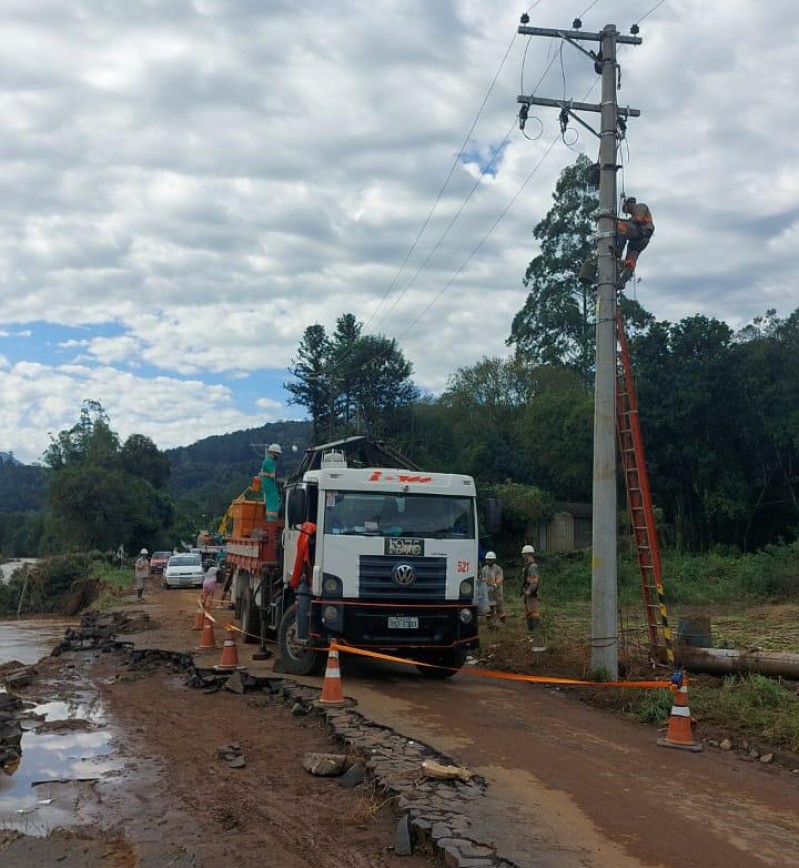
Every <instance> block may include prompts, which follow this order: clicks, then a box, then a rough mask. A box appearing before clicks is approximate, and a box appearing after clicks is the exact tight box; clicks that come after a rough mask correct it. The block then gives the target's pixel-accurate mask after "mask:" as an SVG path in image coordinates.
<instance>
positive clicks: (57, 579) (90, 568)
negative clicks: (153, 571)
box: [0, 551, 133, 618]
mask: <svg viewBox="0 0 799 868" xmlns="http://www.w3.org/2000/svg"><path fill="white" fill-rule="evenodd" d="M132 582H133V567H132V566H131V565H128V564H127V563H126V564H125V565H124V566H123V567H122V568H120V567H119V565H118V562H117V561H116V558H115V554H114V553H113V552H105V553H104V552H100V551H93V552H90V553H84V554H78V553H73V554H68V555H56V556H54V557H49V558H43V559H41V560H40V561H38V562H37V563H36V564H35V565H25V566H22V567H19V568H18V569H17V570H15V571H14V573H13V574H12V576H11V578H10V580H9V581H8V582H5V583H0V618H7V617H10V616H14V615H17V614H19V615H21V616H22V615H33V614H55V613H58V614H62V615H77V614H78V613H79V612H81V611H82V610H83V609H85V608H87V607H89V606H98V605H99V606H101V607H102V606H103V605H107V604H110V602H112V601H113V600H115V599H116V598H117V597H119V596H120V595H121V594H122V593H123V592H126V591H128V590H129V589H130V587H131V585H132Z"/></svg>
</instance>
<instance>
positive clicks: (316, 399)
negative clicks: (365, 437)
mask: <svg viewBox="0 0 799 868" xmlns="http://www.w3.org/2000/svg"><path fill="white" fill-rule="evenodd" d="M362 328H363V326H362V325H361V323H359V322H358V321H357V320H356V318H355V316H354V314H351V313H345V314H343V315H342V316H340V317H339V318H338V320H337V321H336V329H335V331H334V333H333V335H332V336H330V337H328V335H327V334H326V332H325V329H324V326H321V325H314V326H309V327H308V328H307V329H306V330H305V332H304V333H303V338H302V340H301V342H300V347H299V349H298V352H297V360H296V361H295V362H294V363H293V366H292V367H291V368H290V369H289V370H290V372H291V374H292V375H293V376H294V378H295V380H294V381H290V382H288V383H286V389H287V390H288V391H289V392H290V393H291V394H292V396H293V397H292V399H291V400H292V403H295V404H300V405H302V406H304V407H306V408H307V410H308V411H309V413H310V414H311V418H312V420H313V423H314V439H315V441H316V442H319V440H320V439H321V438H322V437H323V436H327V437H330V438H332V437H333V436H335V435H346V434H352V433H355V432H360V433H363V432H366V431H368V432H371V433H375V434H379V433H382V432H383V431H385V430H386V429H387V427H388V426H390V425H391V424H392V420H395V418H396V414H397V413H398V411H399V410H400V409H402V408H403V407H407V406H409V405H410V404H411V403H413V401H415V400H416V399H417V397H418V390H417V388H416V386H414V384H413V382H412V380H411V377H412V375H413V366H412V364H411V363H410V362H409V361H408V360H407V359H406V358H405V356H404V354H403V353H402V350H400V349H399V348H398V347H397V345H396V342H395V341H392V340H389V339H388V338H386V337H385V336H383V335H362V334H361V331H362Z"/></svg>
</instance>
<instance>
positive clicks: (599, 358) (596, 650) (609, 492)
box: [517, 13, 642, 680]
mask: <svg viewBox="0 0 799 868" xmlns="http://www.w3.org/2000/svg"><path fill="white" fill-rule="evenodd" d="M529 20H530V18H529V16H528V15H527V14H526V13H525V15H523V16H522V20H521V26H520V27H519V28H518V32H519V33H520V34H523V35H527V36H544V37H549V38H555V39H562V40H563V41H565V42H568V43H569V45H571V46H573V47H574V48H576V49H577V50H579V51H580V52H582V53H583V54H584V55H586V56H587V57H589V58H590V59H591V61H592V62H593V65H594V70H595V71H596V73H597V74H598V75H600V76H601V77H602V96H601V102H600V103H599V104H592V103H584V102H575V101H574V100H566V99H559V100H558V99H545V98H543V97H537V96H532V95H531V96H526V95H524V94H522V95H520V96H519V97H518V99H517V102H519V103H521V105H522V112H520V123H521V122H522V121H523V120H524V118H525V117H526V115H527V111H525V108H527V110H528V111H529V106H531V105H544V106H550V107H554V108H559V109H560V110H561V118H563V117H564V112H565V115H566V117H568V118H573V119H574V120H575V121H576V122H577V123H579V124H581V125H582V126H583V127H585V128H586V129H588V130H589V131H590V132H592V133H593V134H594V135H595V136H596V137H597V138H598V139H599V160H598V163H597V174H598V175H599V212H598V214H597V250H596V285H597V312H596V377H595V400H594V480H593V490H594V496H593V534H592V536H593V557H592V566H591V597H592V618H591V621H592V623H591V631H592V632H591V666H592V669H593V670H594V671H595V672H596V673H600V672H601V673H602V674H603V675H604V676H606V677H608V678H610V679H611V680H613V679H615V678H617V677H618V671H619V658H618V653H619V648H618V615H617V607H618V589H617V566H616V559H617V539H616V413H615V404H616V398H615V395H616V294H617V292H618V280H619V274H618V265H617V259H616V248H617V242H616V238H617V232H616V227H617V214H616V173H617V172H618V170H619V168H620V167H619V165H618V147H619V140H620V139H621V138H622V137H623V135H624V133H625V130H626V122H627V118H629V117H638V116H639V115H640V112H639V111H638V110H637V109H630V108H619V105H618V99H617V94H616V92H617V90H618V87H619V65H618V63H617V61H616V46H617V44H619V43H624V44H628V45H640V44H641V41H642V40H641V39H640V37H638V36H637V35H636V34H637V32H638V27H637V26H636V25H633V33H632V35H631V36H623V35H621V34H620V33H619V32H618V31H617V30H616V26H615V25H614V24H607V25H606V26H605V27H604V28H603V29H602V31H601V32H599V33H588V32H583V31H582V30H581V29H580V28H581V27H582V22H581V21H580V20H579V19H576V20H575V21H574V22H573V23H572V29H571V30H552V29H548V28H544V27H528V26H527V24H528V22H529ZM581 42H593V43H598V44H599V50H598V51H588V50H587V49H585V48H583V47H582V45H580V43H581ZM586 111H589V112H598V113H599V114H600V117H601V126H600V130H599V132H597V131H596V130H594V129H593V128H592V127H591V126H590V125H589V124H587V123H586V122H585V121H583V120H582V118H580V116H579V113H580V112H586ZM563 129H564V125H563V122H562V120H561V130H563ZM639 252H640V251H639Z"/></svg>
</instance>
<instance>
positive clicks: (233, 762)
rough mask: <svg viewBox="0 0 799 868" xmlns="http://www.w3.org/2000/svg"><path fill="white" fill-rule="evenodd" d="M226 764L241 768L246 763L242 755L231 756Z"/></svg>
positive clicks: (233, 767)
mask: <svg viewBox="0 0 799 868" xmlns="http://www.w3.org/2000/svg"><path fill="white" fill-rule="evenodd" d="M228 765H229V766H230V767H231V768H232V769H243V768H244V766H246V765H247V763H246V762H245V761H244V757H243V756H237V757H234V758H233V759H232V760H231V761H230V762H229V763H228Z"/></svg>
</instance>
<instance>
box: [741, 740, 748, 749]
mask: <svg viewBox="0 0 799 868" xmlns="http://www.w3.org/2000/svg"><path fill="white" fill-rule="evenodd" d="M749 747H750V745H749V741H748V739H744V740H743V741H742V742H741V750H746V751H748V750H749Z"/></svg>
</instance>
